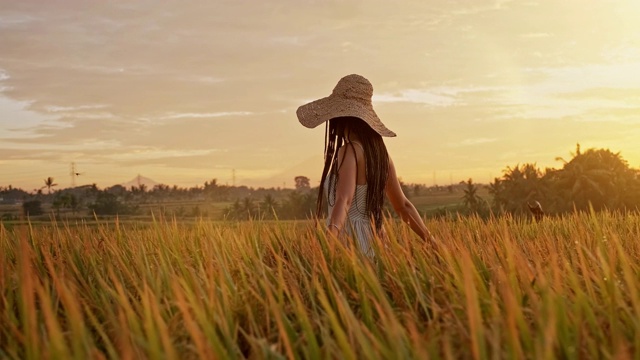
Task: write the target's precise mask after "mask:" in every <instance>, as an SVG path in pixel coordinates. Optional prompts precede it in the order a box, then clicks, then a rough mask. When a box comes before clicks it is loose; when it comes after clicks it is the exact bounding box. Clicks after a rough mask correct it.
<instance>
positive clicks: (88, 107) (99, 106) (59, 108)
mask: <svg viewBox="0 0 640 360" xmlns="http://www.w3.org/2000/svg"><path fill="white" fill-rule="evenodd" d="M106 107H108V105H104V104H90V105H78V106H56V105H50V106H45V108H44V109H45V110H46V111H48V112H54V113H56V112H70V111H79V110H93V109H104V108H106Z"/></svg>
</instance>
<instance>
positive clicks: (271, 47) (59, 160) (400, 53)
mask: <svg viewBox="0 0 640 360" xmlns="http://www.w3.org/2000/svg"><path fill="white" fill-rule="evenodd" d="M639 14H640V1H637V0H612V1H605V0H602V1H588V0H563V1H555V0H544V1H535V0H532V1H528V0H522V1H509V0H430V1H424V0H407V1H390V0H388V1H383V0H344V1H338V0H277V1H267V0H265V1H253V0H252V1H249V0H233V1H226V0H224V1H223V0H210V1H191V2H185V1H177V0H167V1H152V0H139V1H109V2H107V1H98V0H93V1H92V0H58V1H44V0H42V1H36V0H26V1H14V0H0V186H7V185H9V184H11V185H13V186H14V187H22V188H24V189H26V190H32V189H36V188H40V187H42V186H43V185H44V181H43V179H45V178H47V177H53V178H54V179H55V180H56V182H57V183H58V184H59V185H58V186H59V187H61V188H64V187H69V186H71V184H72V182H73V181H75V182H76V183H77V184H78V185H82V184H92V183H96V184H97V185H98V186H99V187H101V188H104V187H107V186H111V185H114V184H118V183H124V182H128V181H130V180H131V179H133V178H135V177H136V176H138V175H139V174H140V175H142V176H145V177H148V178H151V179H153V180H154V181H156V182H158V183H164V184H170V185H174V184H175V185H179V186H195V185H202V184H203V183H204V182H205V181H208V180H211V179H217V181H218V183H220V184H229V185H233V184H235V185H247V186H253V187H272V186H273V187H293V184H294V181H293V178H294V177H295V176H297V175H303V176H307V177H309V178H310V179H311V181H312V185H317V183H318V182H319V180H320V179H319V178H320V173H321V171H322V152H323V146H324V138H323V137H324V127H318V128H315V129H307V128H305V127H303V126H302V125H300V124H299V122H298V120H297V117H296V115H295V112H296V109H297V108H298V106H300V105H302V104H304V103H306V102H309V101H312V100H315V99H318V98H321V97H325V96H328V95H329V94H330V93H331V91H332V89H333V87H334V86H335V84H336V83H337V82H338V80H339V79H340V78H341V77H343V76H345V75H347V74H352V73H356V74H360V75H362V76H364V77H366V78H367V79H369V80H370V81H371V83H372V84H373V87H374V97H373V106H374V109H375V110H376V112H377V113H378V115H379V116H380V118H381V119H382V121H383V122H384V123H385V125H386V126H387V127H388V128H389V129H391V130H393V131H394V132H396V133H397V135H398V136H397V137H395V138H385V143H386V145H387V148H388V150H389V153H390V155H391V157H392V159H393V161H394V163H395V165H396V169H397V171H398V175H399V176H400V178H401V179H402V180H403V181H404V182H407V183H423V184H426V185H433V184H434V183H435V184H438V185H448V184H450V183H452V182H453V183H457V182H459V181H461V180H466V179H468V178H472V179H473V180H474V182H478V183H487V182H489V181H491V180H492V179H493V178H495V177H499V176H501V175H502V173H503V170H504V169H505V168H506V167H508V166H511V167H513V166H516V165H517V164H524V163H536V164H537V165H538V166H539V167H540V168H542V169H544V168H546V167H555V168H559V167H561V166H562V163H561V162H559V161H557V160H556V158H557V157H559V156H561V157H564V158H570V156H571V155H570V153H571V152H572V151H574V150H575V147H576V144H577V143H580V145H581V148H582V149H587V148H608V149H610V150H611V151H614V152H620V154H621V156H622V157H623V158H624V159H626V160H627V161H628V163H629V165H630V166H632V167H635V168H640V141H639V140H638V139H640V21H637V19H638V16H639ZM71 163H74V164H75V167H76V172H78V173H80V175H78V176H75V177H72V176H71V175H70V167H71Z"/></svg>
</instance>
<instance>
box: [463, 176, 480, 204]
mask: <svg viewBox="0 0 640 360" xmlns="http://www.w3.org/2000/svg"><path fill="white" fill-rule="evenodd" d="M465 184H466V185H467V187H466V189H464V195H463V196H462V202H463V203H464V206H466V207H467V208H469V209H471V210H473V209H476V208H477V207H478V204H479V203H480V201H482V199H481V198H480V197H479V196H478V194H477V192H478V187H477V186H475V184H474V183H473V181H472V180H471V179H469V180H468V181H467V182H466V183H465Z"/></svg>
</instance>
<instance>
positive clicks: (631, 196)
mask: <svg viewBox="0 0 640 360" xmlns="http://www.w3.org/2000/svg"><path fill="white" fill-rule="evenodd" d="M571 155H572V158H571V160H569V161H567V160H565V159H563V158H561V157H558V158H556V160H558V161H562V164H563V165H562V168H560V169H555V168H546V169H544V170H542V169H540V168H538V167H537V166H536V164H517V165H515V166H513V167H511V166H509V167H507V168H506V169H505V170H504V172H503V176H502V177H500V178H495V179H494V180H493V182H491V183H490V184H489V185H488V188H489V193H490V194H491V195H492V199H491V201H490V202H488V201H485V200H484V199H481V198H480V197H479V196H477V194H476V192H477V185H475V184H473V182H472V180H471V179H469V181H468V182H467V183H466V188H465V193H464V196H463V201H464V203H463V205H462V206H461V207H459V208H458V209H455V210H454V211H455V212H456V213H459V214H477V215H479V216H482V217H487V216H489V215H491V214H493V215H502V214H511V215H513V216H531V214H530V209H529V207H530V206H531V204H535V203H536V202H538V203H539V204H541V207H542V209H544V213H545V214H547V215H561V214H565V213H569V212H574V211H590V210H591V209H593V210H595V211H602V210H608V211H614V212H620V213H627V212H631V211H634V212H637V211H638V210H640V170H638V169H633V168H631V167H630V166H629V164H628V163H627V162H626V161H625V160H624V159H623V158H622V157H621V155H620V153H614V152H612V151H610V150H609V149H588V150H586V151H581V150H580V145H579V144H578V145H577V146H576V151H575V153H572V154H571ZM441 215H442V214H441Z"/></svg>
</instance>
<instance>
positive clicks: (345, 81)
mask: <svg viewBox="0 0 640 360" xmlns="http://www.w3.org/2000/svg"><path fill="white" fill-rule="evenodd" d="M372 96H373V86H372V85H371V83H370V82H369V80H367V79H365V78H364V77H362V76H360V75H356V74H352V75H347V76H345V77H343V78H342V79H340V81H338V84H337V85H336V87H335V88H334V89H333V92H332V93H331V95H329V96H327V97H325V98H322V99H320V100H316V101H313V102H310V103H308V104H305V105H302V106H300V107H299V108H298V111H296V114H297V115H298V120H300V123H301V124H302V125H304V126H306V127H308V128H314V127H316V126H318V125H320V124H322V123H324V122H326V121H329V120H331V119H333V118H336V117H342V116H354V117H357V118H360V119H362V120H363V121H364V122H366V123H367V124H369V126H371V128H372V129H373V130H375V132H377V133H378V134H380V135H382V136H390V137H392V136H396V134H395V133H394V132H393V131H391V130H389V129H387V127H386V126H384V124H383V123H382V121H380V118H379V117H378V115H376V112H375V111H374V110H373V105H372V104H371V97H372Z"/></svg>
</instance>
